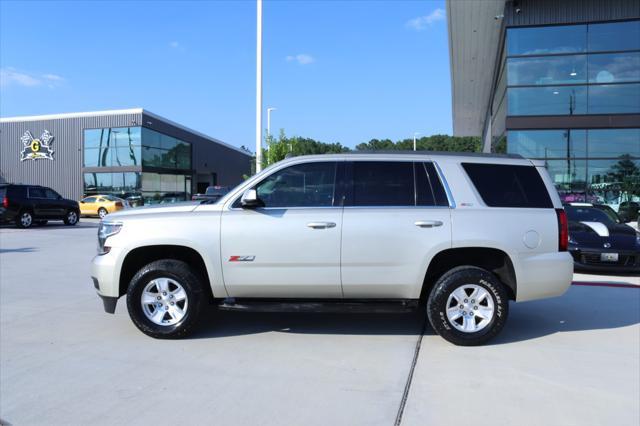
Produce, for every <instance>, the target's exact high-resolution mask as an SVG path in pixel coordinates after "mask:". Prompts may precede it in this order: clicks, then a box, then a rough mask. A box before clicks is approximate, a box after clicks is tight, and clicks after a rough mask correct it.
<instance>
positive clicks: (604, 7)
mask: <svg viewBox="0 0 640 426" xmlns="http://www.w3.org/2000/svg"><path fill="white" fill-rule="evenodd" d="M516 8H519V9H520V13H516ZM504 15H505V17H504V19H505V23H506V25H507V26H526V25H549V24H575V23H580V22H597V21H615V20H623V19H638V18H640V0H562V1H560V0H514V1H509V2H507V4H506V7H505V14H504Z"/></svg>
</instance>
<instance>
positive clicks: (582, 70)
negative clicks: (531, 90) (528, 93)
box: [507, 55, 587, 86]
mask: <svg viewBox="0 0 640 426" xmlns="http://www.w3.org/2000/svg"><path fill="white" fill-rule="evenodd" d="M507 75H508V84H509V86H522V85H550V84H572V83H578V84H581V83H586V82H587V55H571V56H546V57H544V56H543V57H540V56H535V57H533V58H510V59H508V60H507Z"/></svg>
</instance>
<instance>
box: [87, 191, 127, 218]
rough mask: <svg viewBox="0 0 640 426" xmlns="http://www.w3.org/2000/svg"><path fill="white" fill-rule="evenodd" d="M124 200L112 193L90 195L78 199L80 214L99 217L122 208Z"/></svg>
mask: <svg viewBox="0 0 640 426" xmlns="http://www.w3.org/2000/svg"><path fill="white" fill-rule="evenodd" d="M126 203H127V202H126V201H125V200H123V199H122V198H118V197H114V196H113V195H91V196H89V197H86V198H83V199H82V200H80V214H81V215H82V216H99V217H100V219H102V218H103V217H105V216H106V215H108V214H109V213H113V212H117V211H118V210H122V209H124V208H125V206H126Z"/></svg>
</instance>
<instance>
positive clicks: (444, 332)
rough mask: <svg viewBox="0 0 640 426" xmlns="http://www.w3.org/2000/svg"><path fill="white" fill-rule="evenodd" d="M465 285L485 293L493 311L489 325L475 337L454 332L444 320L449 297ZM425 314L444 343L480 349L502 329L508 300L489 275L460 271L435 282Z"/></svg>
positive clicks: (464, 269) (506, 314) (504, 291)
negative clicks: (488, 297)
mask: <svg viewBox="0 0 640 426" xmlns="http://www.w3.org/2000/svg"><path fill="white" fill-rule="evenodd" d="M465 284H473V285H477V286H480V287H482V288H484V289H485V290H487V292H488V293H489V296H490V297H491V298H492V299H493V304H494V307H495V312H494V315H493V318H492V319H491V321H490V322H489V324H487V325H486V326H485V327H484V328H483V329H482V330H480V331H477V332H475V333H465V332H463V331H460V330H458V329H456V328H455V327H454V326H453V325H452V324H451V323H450V322H449V319H448V318H447V313H446V309H447V301H448V300H449V295H451V293H452V292H453V291H454V290H456V289H457V288H458V287H460V286H462V285H465ZM427 314H428V317H429V321H430V322H431V326H432V327H433V328H434V330H435V331H436V332H437V333H438V334H439V335H440V336H442V337H443V338H444V339H446V340H447V341H449V342H451V343H454V344H456V345H462V346H475V345H480V344H482V343H484V342H486V341H488V340H490V339H491V338H493V337H495V336H496V335H497V334H498V333H499V332H500V331H501V330H502V328H503V327H504V324H505V322H506V320H507V316H508V314H509V296H508V294H507V292H506V290H505V288H504V285H503V284H502V283H501V282H500V281H499V280H498V279H497V278H496V277H495V276H494V275H493V274H491V273H490V272H488V271H486V270H484V269H480V268H475V267H473V268H471V267H470V268H463V269H459V270H457V271H452V273H450V274H445V275H444V276H443V277H442V278H440V280H438V282H437V283H436V286H435V287H434V289H433V290H432V292H431V294H430V296H429V300H428V302H427Z"/></svg>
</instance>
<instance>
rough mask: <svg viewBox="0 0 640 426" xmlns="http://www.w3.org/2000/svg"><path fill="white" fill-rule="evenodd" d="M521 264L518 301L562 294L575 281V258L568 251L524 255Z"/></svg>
mask: <svg viewBox="0 0 640 426" xmlns="http://www.w3.org/2000/svg"><path fill="white" fill-rule="evenodd" d="M519 264H520V273H519V274H518V280H517V286H518V288H517V294H516V301H517V302H523V301H526V300H536V299H545V298H548V297H556V296H560V295H562V294H564V293H565V292H566V291H567V289H568V288H569V286H570V285H571V281H573V259H572V258H571V255H570V254H569V253H568V252H556V253H544V254H538V255H533V256H531V255H523V256H521V257H520V262H519Z"/></svg>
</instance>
